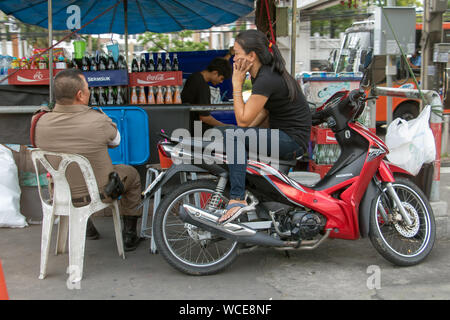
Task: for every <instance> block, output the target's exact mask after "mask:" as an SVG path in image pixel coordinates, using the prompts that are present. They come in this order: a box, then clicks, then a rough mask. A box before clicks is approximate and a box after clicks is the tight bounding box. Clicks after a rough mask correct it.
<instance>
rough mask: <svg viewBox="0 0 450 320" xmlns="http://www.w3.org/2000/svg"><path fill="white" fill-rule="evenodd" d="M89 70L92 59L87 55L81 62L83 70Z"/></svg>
mask: <svg viewBox="0 0 450 320" xmlns="http://www.w3.org/2000/svg"><path fill="white" fill-rule="evenodd" d="M89 69H90V59H89V57H88V56H87V55H85V56H83V59H82V60H81V70H83V71H89Z"/></svg>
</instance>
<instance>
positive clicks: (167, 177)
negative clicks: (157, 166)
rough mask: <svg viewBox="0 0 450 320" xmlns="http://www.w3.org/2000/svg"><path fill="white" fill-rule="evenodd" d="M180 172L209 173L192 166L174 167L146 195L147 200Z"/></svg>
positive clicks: (181, 165)
mask: <svg viewBox="0 0 450 320" xmlns="http://www.w3.org/2000/svg"><path fill="white" fill-rule="evenodd" d="M179 172H208V171H207V170H205V169H202V168H199V167H197V166H195V165H191V164H180V165H172V166H171V167H170V168H169V169H168V170H167V171H166V173H165V175H164V177H163V178H162V180H161V181H160V182H158V183H157V184H156V185H155V186H153V187H152V189H151V190H149V192H148V193H147V194H146V198H147V197H151V196H152V195H153V194H154V193H155V192H156V191H157V190H158V189H159V188H162V187H163V186H164V185H165V184H166V183H167V181H169V180H170V178H172V177H173V176H174V175H175V174H177V173H179Z"/></svg>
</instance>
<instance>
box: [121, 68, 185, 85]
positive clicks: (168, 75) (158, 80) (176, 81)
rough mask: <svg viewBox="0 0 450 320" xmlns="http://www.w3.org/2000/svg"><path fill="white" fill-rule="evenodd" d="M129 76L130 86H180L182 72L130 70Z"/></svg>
mask: <svg viewBox="0 0 450 320" xmlns="http://www.w3.org/2000/svg"><path fill="white" fill-rule="evenodd" d="M129 76H130V81H129V85H130V86H132V87H134V86H138V87H139V86H143V87H147V86H181V85H182V84H183V73H182V72H181V71H166V72H132V73H130V74H129Z"/></svg>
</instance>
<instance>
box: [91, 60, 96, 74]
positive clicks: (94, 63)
mask: <svg viewBox="0 0 450 320" xmlns="http://www.w3.org/2000/svg"><path fill="white" fill-rule="evenodd" d="M91 71H97V63H96V62H95V57H94V56H92V57H91Z"/></svg>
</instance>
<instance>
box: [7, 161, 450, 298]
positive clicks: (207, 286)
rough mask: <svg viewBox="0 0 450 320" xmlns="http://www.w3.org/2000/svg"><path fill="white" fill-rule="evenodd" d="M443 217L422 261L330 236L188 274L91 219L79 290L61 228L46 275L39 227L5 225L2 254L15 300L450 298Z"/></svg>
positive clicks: (445, 185) (444, 191)
mask: <svg viewBox="0 0 450 320" xmlns="http://www.w3.org/2000/svg"><path fill="white" fill-rule="evenodd" d="M449 181H450V168H443V170H442V175H441V188H440V189H441V199H449V198H450V183H449ZM444 204H446V203H445V202H444ZM39 210H40V208H39ZM436 221H437V222H438V219H436ZM439 221H440V222H439V225H438V232H439V233H438V237H439V238H438V240H437V241H436V243H435V247H434V249H433V251H432V252H431V254H430V255H429V256H428V258H427V259H426V260H425V261H424V262H423V263H421V264H419V265H417V266H413V267H408V268H401V267H397V266H394V265H392V264H390V263H389V262H388V261H386V260H385V259H384V258H383V257H381V256H380V255H379V254H378V253H377V252H376V251H375V249H374V248H373V247H372V244H371V243H370V240H369V239H360V240H357V241H348V240H327V241H325V242H324V243H323V244H322V245H321V246H319V247H318V248H317V249H316V250H314V251H295V252H294V251H292V252H290V257H289V258H288V257H287V256H286V255H285V254H284V252H280V251H275V250H274V249H269V248H258V249H256V250H254V251H252V252H249V253H245V254H242V255H240V256H239V257H238V258H237V260H236V261H235V263H234V264H233V265H232V266H231V267H230V268H229V269H227V270H225V271H224V272H222V273H220V274H217V275H213V276H207V277H193V276H187V275H184V274H182V273H180V272H178V271H176V270H174V269H173V268H172V267H170V266H169V265H168V264H167V263H166V261H165V260H164V259H163V257H162V256H161V255H159V254H151V253H149V247H150V243H149V242H150V241H149V240H145V241H143V242H141V244H140V246H139V247H138V249H137V250H136V251H135V252H129V253H127V254H126V259H125V260H123V259H121V258H120V257H119V256H118V254H117V248H116V244H115V239H114V232H113V230H114V228H113V221H112V217H95V218H94V223H95V224H96V226H97V228H98V230H99V232H100V234H101V238H100V239H98V240H91V241H86V252H85V264H84V275H83V280H82V281H81V284H80V289H77V288H74V287H73V286H71V285H67V282H68V274H66V269H67V267H68V262H69V261H68V260H69V258H68V255H67V254H64V255H58V256H55V255H53V254H52V253H53V252H54V248H55V242H56V241H55V238H56V228H54V231H53V240H52V246H51V252H50V256H49V262H48V269H47V271H48V275H47V278H46V279H44V280H39V279H38V276H39V263H40V236H41V226H40V225H31V226H29V227H27V228H24V229H7V228H0V260H1V261H2V264H3V270H4V274H5V278H6V282H7V286H8V291H9V296H10V299H26V300H28V299H37V300H40V299H46V300H47V299H50V300H51V299H62V300H71V299H80V300H81V299H88V300H91V299H105V300H115V299H163V300H166V299H170V300H179V299H188V300H214V299H224V300H230V299H231V300H269V299H280V300H281V299H313V300H323V299H351V300H353V299H358V300H359V299H363V300H370V299H387V300H391V299H421V300H422V299H449V298H450V282H449V281H448V279H450V240H448V233H447V234H443V231H442V228H443V227H445V228H447V227H446V226H444V225H443V224H444V223H445V224H446V225H448V214H446V215H445V213H444V215H443V216H442V215H441V217H440V220H439ZM439 230H440V231H439ZM446 236H447V239H445V237H446ZM377 280H378V281H379V282H377Z"/></svg>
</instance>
